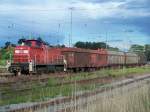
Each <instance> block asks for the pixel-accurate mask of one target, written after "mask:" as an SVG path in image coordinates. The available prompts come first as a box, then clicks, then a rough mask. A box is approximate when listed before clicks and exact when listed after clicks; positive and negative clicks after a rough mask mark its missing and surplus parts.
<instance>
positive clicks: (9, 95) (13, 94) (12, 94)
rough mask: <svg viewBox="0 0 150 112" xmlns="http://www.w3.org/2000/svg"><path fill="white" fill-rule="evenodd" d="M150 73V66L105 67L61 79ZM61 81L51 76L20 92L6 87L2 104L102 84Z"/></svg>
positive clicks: (69, 79) (73, 79)
mask: <svg viewBox="0 0 150 112" xmlns="http://www.w3.org/2000/svg"><path fill="white" fill-rule="evenodd" d="M145 73H150V67H136V68H123V69H114V70H113V69H110V70H107V69H103V70H99V71H96V72H84V73H78V74H77V75H73V76H71V77H66V78H64V79H61V81H62V80H63V81H78V80H83V79H84V80H85V79H91V78H97V77H104V76H111V77H121V76H127V75H130V74H145ZM58 83H60V79H57V78H50V79H49V81H48V83H47V84H46V86H40V84H38V83H36V84H31V85H30V88H31V90H29V91H28V90H27V91H22V92H20V93H18V92H17V91H15V90H13V89H11V90H9V89H8V88H6V90H7V92H6V93H5V94H4V95H3V94H2V95H1V97H0V105H7V104H17V103H23V102H36V101H44V100H47V99H50V98H54V97H57V96H70V95H72V94H75V93H77V92H78V91H86V90H94V89H96V88H98V87H100V86H102V84H85V85H78V84H71V85H61V86H54V85H56V84H58Z"/></svg>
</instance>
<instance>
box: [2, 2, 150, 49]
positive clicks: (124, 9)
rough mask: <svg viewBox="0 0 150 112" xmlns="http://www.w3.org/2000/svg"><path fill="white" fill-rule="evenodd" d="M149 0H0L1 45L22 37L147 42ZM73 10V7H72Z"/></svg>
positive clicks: (119, 43)
mask: <svg viewBox="0 0 150 112" xmlns="http://www.w3.org/2000/svg"><path fill="white" fill-rule="evenodd" d="M149 5H150V0H0V38H1V41H0V44H1V45H2V44H3V43H4V42H6V41H11V42H16V41H17V39H18V38H20V37H22V36H25V37H27V38H31V37H39V36H40V37H42V38H44V39H45V40H46V41H48V42H49V43H51V44H57V43H59V44H66V45H68V44H69V40H70V39H69V37H70V35H71V12H72V44H73V43H75V42H76V41H106V40H107V42H108V43H109V44H110V45H112V46H117V47H119V48H121V49H122V48H125V47H126V48H128V47H129V46H130V45H132V44H135V43H137V44H146V43H150V30H149V26H150V7H149ZM71 9H72V10H71Z"/></svg>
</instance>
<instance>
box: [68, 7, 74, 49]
mask: <svg viewBox="0 0 150 112" xmlns="http://www.w3.org/2000/svg"><path fill="white" fill-rule="evenodd" d="M69 10H70V36H69V47H71V46H72V33H73V22H72V21H73V17H72V16H73V10H74V8H73V7H70V8H69Z"/></svg>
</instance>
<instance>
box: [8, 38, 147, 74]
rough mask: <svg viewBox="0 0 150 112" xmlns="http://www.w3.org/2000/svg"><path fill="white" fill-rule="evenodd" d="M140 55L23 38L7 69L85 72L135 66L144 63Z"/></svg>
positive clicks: (143, 58)
mask: <svg viewBox="0 0 150 112" xmlns="http://www.w3.org/2000/svg"><path fill="white" fill-rule="evenodd" d="M145 59H146V58H145V56H144V55H137V54H135V53H126V52H120V51H109V50H106V49H98V50H90V49H81V48H67V47H66V48H50V47H48V46H47V45H45V44H44V43H43V42H41V41H38V40H26V41H25V42H23V43H22V45H19V46H16V48H15V50H14V55H13V62H12V63H11V66H10V67H9V71H10V72H13V73H15V74H16V73H41V72H58V71H88V70H94V69H99V68H104V67H118V66H136V65H144V64H145V63H146V60H145Z"/></svg>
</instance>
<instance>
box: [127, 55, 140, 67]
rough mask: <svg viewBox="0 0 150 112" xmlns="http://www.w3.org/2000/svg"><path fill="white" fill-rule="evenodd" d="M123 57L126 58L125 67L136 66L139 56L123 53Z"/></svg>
mask: <svg viewBox="0 0 150 112" xmlns="http://www.w3.org/2000/svg"><path fill="white" fill-rule="evenodd" d="M125 56H126V64H127V65H133V64H138V62H139V56H138V55H137V54H134V53H125Z"/></svg>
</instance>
